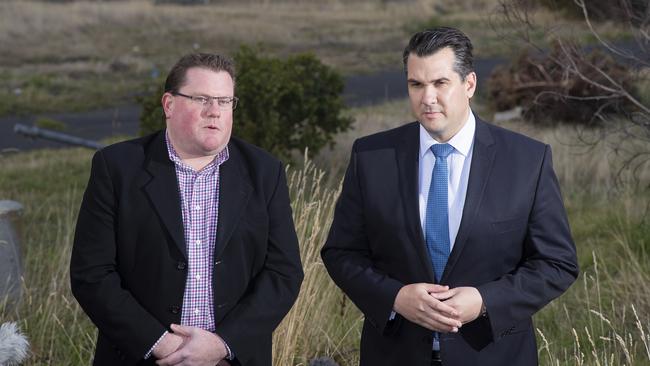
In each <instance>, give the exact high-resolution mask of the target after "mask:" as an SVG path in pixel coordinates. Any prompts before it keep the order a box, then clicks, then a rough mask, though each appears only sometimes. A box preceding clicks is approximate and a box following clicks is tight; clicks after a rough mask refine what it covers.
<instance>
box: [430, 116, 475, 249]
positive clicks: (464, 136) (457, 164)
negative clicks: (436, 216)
mask: <svg viewBox="0 0 650 366" xmlns="http://www.w3.org/2000/svg"><path fill="white" fill-rule="evenodd" d="M475 130H476V120H475V119H474V114H473V113H472V111H471V110H470V112H469V116H468V117H467V121H466V122H465V125H463V127H462V128H461V129H460V131H458V133H456V134H455V135H454V136H453V137H452V138H451V139H450V140H449V141H447V143H448V144H449V145H451V146H452V147H453V148H454V150H453V151H452V152H451V154H449V156H448V157H447V166H448V168H449V170H448V171H449V179H448V182H449V183H448V188H447V192H448V196H447V197H448V201H447V204H448V205H449V242H450V243H451V248H449V251H450V252H451V250H452V249H453V248H454V242H455V241H456V235H458V228H459V227H460V219H461V218H462V217H463V206H464V205H465V196H466V195H467V182H468V181H469V168H470V165H471V163H472V152H473V151H474V131H475ZM439 143H440V142H438V141H436V140H435V139H434V138H433V137H431V135H429V133H428V132H427V130H425V129H424V127H422V125H420V160H419V176H418V187H419V190H418V191H419V197H418V201H419V204H420V225H421V227H422V234H423V236H424V220H425V217H426V213H427V212H426V211H427V200H428V199H429V186H430V185H431V173H432V172H433V166H434V165H435V164H436V157H435V156H434V155H433V151H431V146H433V145H434V144H439Z"/></svg>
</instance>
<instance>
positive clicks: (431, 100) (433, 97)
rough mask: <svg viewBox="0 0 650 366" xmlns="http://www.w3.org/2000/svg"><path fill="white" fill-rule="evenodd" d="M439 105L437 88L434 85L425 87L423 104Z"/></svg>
mask: <svg viewBox="0 0 650 366" xmlns="http://www.w3.org/2000/svg"><path fill="white" fill-rule="evenodd" d="M436 103H438V93H437V91H436V88H434V87H433V85H427V86H425V87H424V93H422V104H426V105H430V104H436Z"/></svg>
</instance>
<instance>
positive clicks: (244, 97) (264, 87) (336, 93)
mask: <svg viewBox="0 0 650 366" xmlns="http://www.w3.org/2000/svg"><path fill="white" fill-rule="evenodd" d="M235 61H236V65H237V70H238V71H237V86H236V95H237V96H238V97H239V104H238V106H237V109H236V110H235V115H234V124H233V134H234V135H235V136H238V137H241V138H243V139H244V140H246V141H248V142H250V143H253V144H255V145H257V146H260V147H262V148H264V149H266V150H267V151H269V152H271V153H272V154H274V155H275V156H277V157H279V158H281V159H290V155H291V153H292V151H297V152H302V151H304V149H305V148H306V147H309V149H310V151H311V152H313V153H316V152H318V151H319V150H320V149H321V148H323V147H324V146H326V145H327V144H331V143H333V138H334V135H335V134H337V133H339V132H343V131H346V130H347V129H349V128H350V125H351V123H352V119H351V118H349V117H346V116H343V115H342V112H343V109H344V104H343V99H342V98H341V94H342V92H343V86H344V84H343V79H342V77H341V76H340V75H339V74H338V73H337V72H336V71H334V70H333V69H332V68H330V67H329V66H326V65H324V64H323V63H321V62H320V61H319V60H318V59H317V58H316V57H315V56H314V55H312V54H298V55H294V56H290V57H288V58H287V59H279V58H274V57H266V56H260V55H259V54H258V51H256V50H253V49H251V48H249V47H245V46H244V47H241V48H240V49H239V51H238V52H237V53H236V54H235ZM162 91H163V90H162V85H161V86H160V87H159V89H158V90H157V92H156V93H154V94H153V96H151V97H144V98H140V103H141V105H142V108H143V111H142V116H141V118H140V133H141V134H146V133H150V132H152V131H155V130H158V129H160V128H163V127H164V126H165V124H164V119H163V116H162V108H161V107H160V98H161V95H162Z"/></svg>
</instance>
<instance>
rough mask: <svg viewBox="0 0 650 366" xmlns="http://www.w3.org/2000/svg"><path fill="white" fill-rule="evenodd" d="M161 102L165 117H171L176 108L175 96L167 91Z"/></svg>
mask: <svg viewBox="0 0 650 366" xmlns="http://www.w3.org/2000/svg"><path fill="white" fill-rule="evenodd" d="M160 103H161V104H162V107H163V113H165V119H167V118H169V115H170V114H171V113H172V111H173V110H174V96H173V95H171V94H170V93H165V94H163V96H162V98H161V99H160Z"/></svg>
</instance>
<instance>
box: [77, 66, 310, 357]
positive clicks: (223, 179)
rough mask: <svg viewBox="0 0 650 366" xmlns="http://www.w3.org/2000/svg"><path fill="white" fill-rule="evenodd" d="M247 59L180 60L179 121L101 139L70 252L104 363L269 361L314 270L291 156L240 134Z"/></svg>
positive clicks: (171, 86) (174, 101) (172, 80)
mask: <svg viewBox="0 0 650 366" xmlns="http://www.w3.org/2000/svg"><path fill="white" fill-rule="evenodd" d="M234 83H235V70H234V64H233V63H232V61H231V60H230V59H229V58H225V57H222V56H219V55H213V54H192V55H188V56H185V57H183V58H181V59H180V60H179V61H178V63H177V64H176V65H175V66H174V67H173V68H172V70H171V71H170V73H169V75H168V77H167V80H166V83H165V93H164V95H163V97H162V106H163V110H164V113H165V118H166V124H167V128H166V130H164V131H160V132H158V133H155V134H153V135H150V136H146V137H142V138H139V139H135V140H131V141H126V142H121V143H118V144H115V145H112V146H109V147H106V148H104V149H102V150H100V151H98V152H97V153H96V154H95V156H94V158H93V163H92V170H91V174H90V181H89V182H88V187H87V189H86V192H85V194H84V198H83V202H82V205H81V210H80V212H79V219H78V222H77V229H76V233H75V239H74V247H73V251H72V260H71V264H70V277H71V284H72V291H73V293H74V295H75V297H76V298H77V300H78V301H79V304H80V305H81V307H82V308H83V309H84V311H85V312H86V313H87V314H88V316H89V317H90V319H91V320H92V321H93V323H95V325H96V326H97V328H98V329H99V335H98V339H97V346H96V351H95V358H94V364H95V365H150V364H155V363H157V364H159V365H211V366H214V365H217V364H219V365H229V364H232V365H246V366H249V365H271V344H272V332H273V330H274V329H275V328H276V327H277V325H278V324H279V323H280V321H281V320H282V318H283V317H284V316H285V315H286V313H287V312H288V311H289V309H290V308H291V306H292V305H293V303H294V301H295V299H296V297H297V295H298V291H299V289H300V283H301V281H302V278H303V272H302V266H301V263H300V254H299V249H298V241H297V237H296V233H295V229H294V224H293V219H292V216H291V208H290V205H289V194H288V189H287V184H286V177H285V173H284V169H283V167H282V164H281V163H280V162H279V161H278V160H276V159H275V158H273V157H272V156H270V155H269V154H268V153H266V152H264V151H263V150H261V149H259V148H257V147H255V146H252V145H250V144H248V143H246V142H244V141H242V140H239V139H237V138H234V137H233V138H231V130H232V120H233V110H234V109H235V107H236V104H237V98H236V97H235V96H234Z"/></svg>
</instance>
